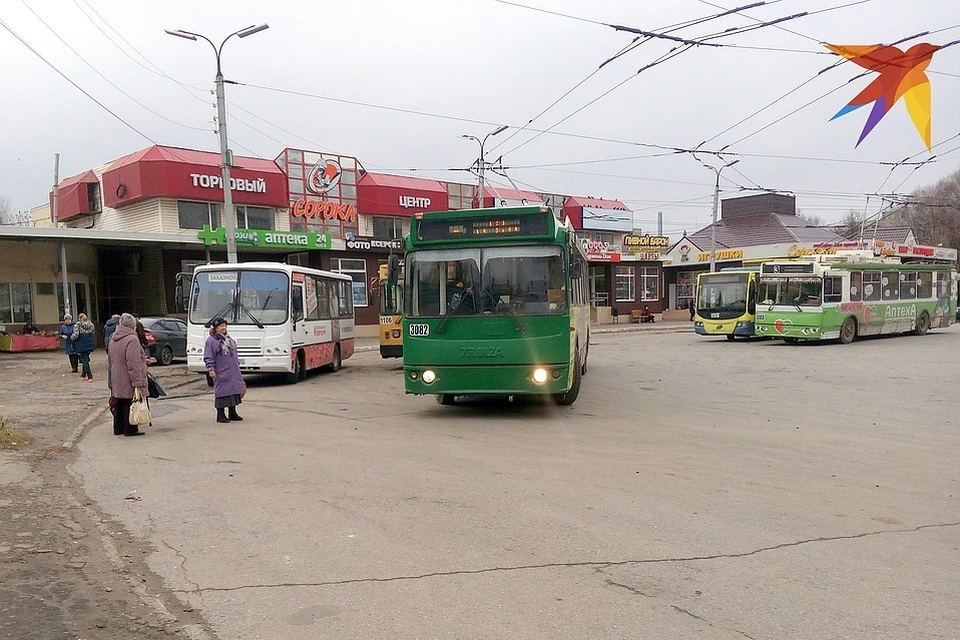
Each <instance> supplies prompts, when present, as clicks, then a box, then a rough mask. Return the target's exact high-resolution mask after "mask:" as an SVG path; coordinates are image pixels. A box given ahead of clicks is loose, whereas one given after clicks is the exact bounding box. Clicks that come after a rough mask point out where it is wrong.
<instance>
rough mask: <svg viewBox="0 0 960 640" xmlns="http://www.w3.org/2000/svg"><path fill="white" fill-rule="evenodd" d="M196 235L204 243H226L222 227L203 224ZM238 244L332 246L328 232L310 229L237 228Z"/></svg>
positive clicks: (279, 247)
mask: <svg viewBox="0 0 960 640" xmlns="http://www.w3.org/2000/svg"><path fill="white" fill-rule="evenodd" d="M197 237H198V238H200V239H201V240H203V243H204V244H207V245H210V244H221V245H225V244H227V230H226V229H225V228H224V227H217V228H216V229H211V228H210V225H208V224H205V225H203V230H202V231H198V232H197ZM236 239H237V244H238V245H245V246H251V247H264V248H276V249H301V250H303V249H329V248H330V247H331V246H332V243H331V241H330V234H329V233H313V232H312V231H271V230H269V229H237V230H236Z"/></svg>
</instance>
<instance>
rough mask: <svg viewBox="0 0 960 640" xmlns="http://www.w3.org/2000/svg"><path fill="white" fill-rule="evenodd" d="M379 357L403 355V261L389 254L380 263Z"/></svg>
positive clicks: (398, 356)
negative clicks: (384, 260)
mask: <svg viewBox="0 0 960 640" xmlns="http://www.w3.org/2000/svg"><path fill="white" fill-rule="evenodd" d="M379 276H380V333H379V336H380V357H382V358H402V357H403V329H402V328H401V326H400V321H401V320H402V319H403V262H402V261H401V260H400V257H399V256H397V255H395V254H391V255H390V257H389V258H388V259H387V264H382V265H380V273H379Z"/></svg>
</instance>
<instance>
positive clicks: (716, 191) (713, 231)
mask: <svg viewBox="0 0 960 640" xmlns="http://www.w3.org/2000/svg"><path fill="white" fill-rule="evenodd" d="M694 157H695V158H696V156H694ZM697 160H698V161H699V162H700V164H702V165H703V166H705V167H706V168H707V169H710V171H713V172H714V173H715V174H716V175H717V181H716V182H715V183H714V185H713V224H712V225H710V273H713V272H714V271H716V270H717V208H718V207H719V206H720V173H721V172H723V170H724V169H726V168H727V167H732V166H733V165H735V164H737V163H738V162H740V159H739V158H737V159H736V160H732V161H730V162H728V163H726V164H725V165H723V166H722V167H720V168H719V169H718V168H716V167H712V166H710V165H709V164H707V163H706V162H704V161H702V160H700V158H697Z"/></svg>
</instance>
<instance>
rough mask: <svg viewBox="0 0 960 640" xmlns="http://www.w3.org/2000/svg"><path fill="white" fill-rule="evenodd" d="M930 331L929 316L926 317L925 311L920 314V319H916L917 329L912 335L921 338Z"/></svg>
mask: <svg viewBox="0 0 960 640" xmlns="http://www.w3.org/2000/svg"><path fill="white" fill-rule="evenodd" d="M929 329H930V316H929V315H927V312H926V311H923V312H921V313H920V317H919V318H917V328H916V329H914V331H913V333H914V334H916V335H918V336H922V335H925V334H926V333H927V331H928V330H929Z"/></svg>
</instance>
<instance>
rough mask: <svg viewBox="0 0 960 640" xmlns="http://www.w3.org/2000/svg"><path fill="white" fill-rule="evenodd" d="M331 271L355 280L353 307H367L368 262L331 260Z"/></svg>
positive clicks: (345, 259) (341, 259)
mask: <svg viewBox="0 0 960 640" xmlns="http://www.w3.org/2000/svg"><path fill="white" fill-rule="evenodd" d="M330 270H331V271H333V272H334V273H342V274H344V275H348V276H350V277H351V278H352V279H353V306H355V307H365V306H367V304H368V299H367V262H366V261H365V260H350V259H347V258H331V259H330Z"/></svg>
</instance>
